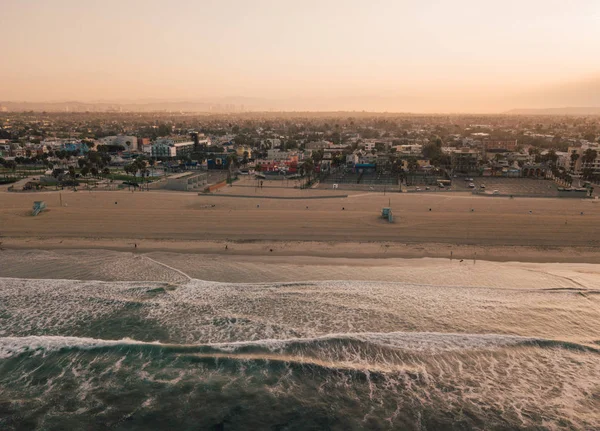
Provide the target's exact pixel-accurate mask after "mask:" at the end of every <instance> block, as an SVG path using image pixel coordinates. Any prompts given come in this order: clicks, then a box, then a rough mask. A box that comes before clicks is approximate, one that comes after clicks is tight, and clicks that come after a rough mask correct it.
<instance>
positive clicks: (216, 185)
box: [198, 180, 227, 194]
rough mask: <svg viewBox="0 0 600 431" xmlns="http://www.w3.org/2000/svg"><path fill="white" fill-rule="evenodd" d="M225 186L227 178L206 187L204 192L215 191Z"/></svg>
mask: <svg viewBox="0 0 600 431" xmlns="http://www.w3.org/2000/svg"><path fill="white" fill-rule="evenodd" d="M225 186H227V180H225V181H221V182H220V183H216V184H213V185H212V186H208V187H206V188H205V189H204V193H211V192H214V191H215V190H219V189H222V188H223V187H225ZM198 194H201V193H198Z"/></svg>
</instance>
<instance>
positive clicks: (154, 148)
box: [144, 138, 195, 158]
mask: <svg viewBox="0 0 600 431" xmlns="http://www.w3.org/2000/svg"><path fill="white" fill-rule="evenodd" d="M194 148H195V143H194V141H175V140H174V139H172V138H158V139H157V140H156V141H154V143H153V144H152V145H151V147H150V155H151V156H152V157H159V158H160V157H185V156H189V155H190V154H192V153H193V152H194ZM144 151H145V152H146V151H147V150H146V149H145V148H144Z"/></svg>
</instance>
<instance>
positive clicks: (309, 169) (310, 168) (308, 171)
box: [300, 158, 315, 184]
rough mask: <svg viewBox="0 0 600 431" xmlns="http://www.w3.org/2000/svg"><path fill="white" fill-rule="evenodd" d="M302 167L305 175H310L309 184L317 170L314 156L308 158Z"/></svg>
mask: <svg viewBox="0 0 600 431" xmlns="http://www.w3.org/2000/svg"><path fill="white" fill-rule="evenodd" d="M300 169H301V170H302V173H303V174H304V175H306V176H308V184H310V183H311V179H312V174H313V172H314V170H315V162H314V161H313V159H312V158H310V159H306V161H305V162H304V163H303V164H302V166H301V167H300Z"/></svg>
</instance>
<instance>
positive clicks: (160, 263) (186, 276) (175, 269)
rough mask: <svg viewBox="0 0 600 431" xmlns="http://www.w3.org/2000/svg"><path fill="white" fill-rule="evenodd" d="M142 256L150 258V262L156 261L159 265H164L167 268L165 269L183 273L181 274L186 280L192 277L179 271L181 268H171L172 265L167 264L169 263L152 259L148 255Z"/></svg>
mask: <svg viewBox="0 0 600 431" xmlns="http://www.w3.org/2000/svg"><path fill="white" fill-rule="evenodd" d="M144 257H145V258H146V259H148V260H151V261H152V262H154V263H157V264H158V265H161V266H164V267H165V268H167V269H170V270H171V271H175V272H178V273H179V274H181V275H183V276H184V277H185V278H187V279H188V280H193V278H192V277H190V276H189V275H187V274H186V273H185V272H183V271H181V270H179V269H177V268H173V267H172V266H169V265H167V264H166V263H162V262H159V261H158V260H155V259H152V258H151V257H148V256H144Z"/></svg>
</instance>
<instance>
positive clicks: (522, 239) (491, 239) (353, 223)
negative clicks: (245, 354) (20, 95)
mask: <svg viewBox="0 0 600 431" xmlns="http://www.w3.org/2000/svg"><path fill="white" fill-rule="evenodd" d="M221 193H223V194H228V193H229V194H246V195H248V196H249V197H248V198H240V197H226V196H214V195H213V196H206V195H197V194H195V193H177V192H160V191H159V192H135V193H131V192H127V191H114V192H91V193H90V192H87V191H78V192H72V191H63V192H61V193H60V194H59V193H58V192H45V193H0V241H1V242H2V244H1V245H0V247H2V248H4V249H5V250H8V249H14V248H19V249H24V248H28V249H36V248H37V249H51V250H55V249H61V248H65V249H94V248H97V249H109V250H118V251H133V250H135V251H138V252H150V251H173V252H185V253H200V254H222V253H227V254H229V255H235V254H239V255H269V256H270V255H273V256H276V255H277V256H315V257H346V258H353V257H359V258H380V257H387V258H389V257H407V258H417V257H450V254H451V253H452V255H453V257H454V258H457V259H467V258H469V259H472V258H474V257H477V258H478V259H486V260H500V261H507V260H513V261H538V262H588V263H597V262H600V251H599V248H598V246H599V245H600V204H598V203H597V201H591V200H579V199H539V198H538V199H535V198H515V199H509V198H500V197H475V196H473V195H470V194H461V193H443V194H442V193H439V194H434V193H432V194H406V193H394V194H389V193H388V194H387V195H385V196H384V194H383V193H352V192H350V194H349V196H348V197H347V198H330V199H287V200H281V199H267V198H265V196H270V197H277V196H283V197H298V198H301V197H314V196H317V195H318V196H324V195H327V194H328V193H329V194H332V192H330V191H326V190H325V191H324V190H317V191H313V190H297V189H286V188H281V189H278V188H268V189H263V190H258V191H257V190H256V189H254V188H252V187H242V186H239V187H229V188H226V189H224V190H222V192H221ZM259 193H260V194H261V195H259V196H257V195H258V194H259ZM334 194H335V193H334ZM338 194H339V193H338ZM36 200H44V201H45V202H46V204H47V205H48V209H47V210H46V211H44V212H42V213H41V214H40V215H38V216H37V217H32V216H31V215H30V213H31V207H32V204H33V201H36ZM61 201H62V206H61V205H60V203H61ZM389 205H391V207H392V209H393V211H394V216H395V222H394V223H388V222H387V221H386V220H383V219H382V218H380V216H379V214H380V212H381V208H382V207H384V206H389ZM342 208H343V209H342ZM430 209H431V211H430ZM530 211H531V213H530ZM582 213H583V214H582ZM136 245H137V247H136ZM225 245H227V250H225ZM271 250H273V251H271Z"/></svg>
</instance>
